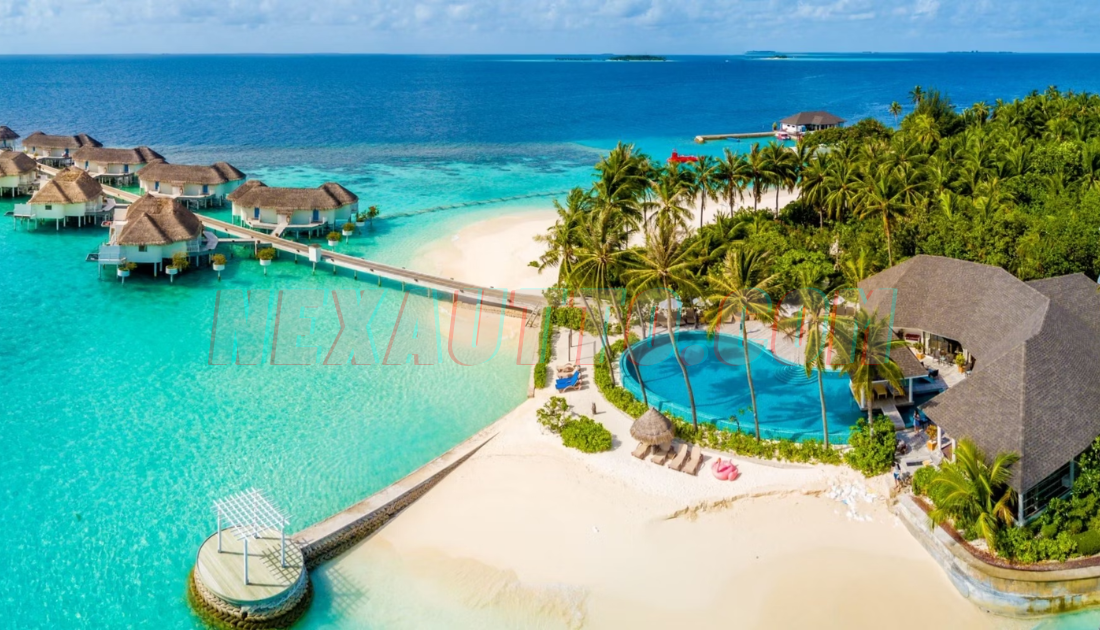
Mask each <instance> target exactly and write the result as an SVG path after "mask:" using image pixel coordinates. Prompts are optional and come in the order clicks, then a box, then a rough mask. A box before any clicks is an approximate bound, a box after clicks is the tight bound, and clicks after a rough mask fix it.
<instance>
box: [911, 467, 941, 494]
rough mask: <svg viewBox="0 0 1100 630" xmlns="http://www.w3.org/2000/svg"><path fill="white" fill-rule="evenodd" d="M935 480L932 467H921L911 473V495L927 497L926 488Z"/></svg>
mask: <svg viewBox="0 0 1100 630" xmlns="http://www.w3.org/2000/svg"><path fill="white" fill-rule="evenodd" d="M935 478H936V469H935V468H933V467H932V466H922V467H920V468H918V469H917V472H915V473H913V494H915V495H918V496H928V488H929V486H930V485H931V484H932V480H933V479H935Z"/></svg>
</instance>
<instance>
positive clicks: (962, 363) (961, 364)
mask: <svg viewBox="0 0 1100 630" xmlns="http://www.w3.org/2000/svg"><path fill="white" fill-rule="evenodd" d="M955 365H957V366H958V368H959V374H962V373H963V372H965V371H966V357H964V356H963V353H961V352H956V353H955Z"/></svg>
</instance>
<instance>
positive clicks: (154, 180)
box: [137, 160, 247, 208]
mask: <svg viewBox="0 0 1100 630" xmlns="http://www.w3.org/2000/svg"><path fill="white" fill-rule="evenodd" d="M246 177H247V176H246V175H245V174H244V173H242V172H241V171H240V170H238V169H237V168H236V167H234V166H233V165H231V164H227V163H225V162H218V163H216V164H212V165H210V166H192V165H189V164H169V163H168V162H165V161H163V160H161V161H155V162H150V163H149V165H148V166H146V167H145V168H143V169H141V170H140V171H138V174H137V178H138V184H139V185H140V186H141V192H143V193H145V194H149V195H153V196H154V197H169V198H171V199H179V200H180V201H181V202H183V204H184V205H186V206H188V207H195V208H207V207H211V206H221V205H224V204H225V200H226V198H227V197H228V196H229V194H230V193H232V192H233V191H234V190H237V188H238V187H239V186H240V185H241V183H242V182H244V180H245V178H246Z"/></svg>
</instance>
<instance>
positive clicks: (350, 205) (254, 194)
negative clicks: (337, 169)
mask: <svg viewBox="0 0 1100 630" xmlns="http://www.w3.org/2000/svg"><path fill="white" fill-rule="evenodd" d="M229 200H230V201H231V202H233V217H234V218H236V219H237V220H239V221H240V222H241V223H243V224H245V225H248V226H249V227H250V228H253V229H258V230H269V231H271V232H272V233H274V234H276V235H279V234H282V233H283V232H286V231H293V232H307V233H310V234H312V233H314V232H321V231H323V230H324V229H326V227H336V226H338V225H340V224H341V223H345V222H347V221H349V220H351V219H352V218H353V217H354V216H355V215H356V214H358V212H359V197H358V196H356V194H355V193H353V192H351V191H350V190H348V189H347V188H344V187H343V186H341V185H340V184H335V183H332V182H329V183H327V184H322V185H321V186H318V187H317V188H275V187H271V186H267V185H266V184H264V183H263V182H261V181H258V180H251V181H249V182H247V183H245V184H244V185H243V186H241V187H240V188H238V189H237V190H236V191H235V192H234V193H233V194H231V195H229Z"/></svg>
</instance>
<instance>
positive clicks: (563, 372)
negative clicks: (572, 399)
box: [557, 363, 580, 378]
mask: <svg viewBox="0 0 1100 630" xmlns="http://www.w3.org/2000/svg"><path fill="white" fill-rule="evenodd" d="M579 369H580V366H579V365H576V364H574V363H566V364H565V365H559V366H558V368H557V370H558V378H568V377H569V376H570V375H572V374H573V372H576V371H577V370H579Z"/></svg>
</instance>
